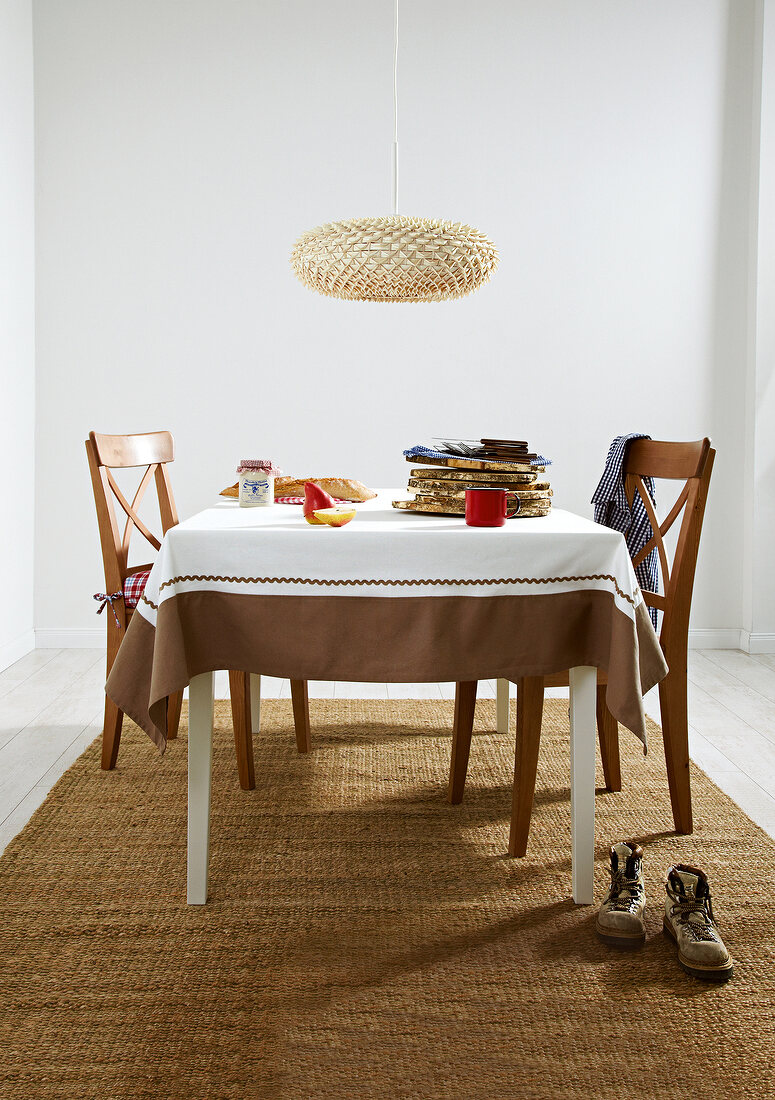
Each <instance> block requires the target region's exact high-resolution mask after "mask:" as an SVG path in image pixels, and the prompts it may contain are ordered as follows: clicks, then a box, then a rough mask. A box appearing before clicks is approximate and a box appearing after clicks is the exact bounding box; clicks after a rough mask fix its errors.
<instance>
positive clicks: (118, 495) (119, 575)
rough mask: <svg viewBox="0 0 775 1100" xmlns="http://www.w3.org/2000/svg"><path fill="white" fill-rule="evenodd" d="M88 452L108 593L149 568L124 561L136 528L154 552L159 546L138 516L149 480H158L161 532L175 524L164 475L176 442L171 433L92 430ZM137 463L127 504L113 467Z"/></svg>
mask: <svg viewBox="0 0 775 1100" xmlns="http://www.w3.org/2000/svg"><path fill="white" fill-rule="evenodd" d="M86 452H87V455H88V458H89V469H90V471H91V476H92V484H93V487H94V496H95V500H96V503H97V518H98V522H99V528H100V542H101V545H102V558H103V564H104V567H105V583H106V585H107V589H106V591H108V592H115V591H119V590H121V589H122V588H123V584H124V581H125V580H126V578H127V577H128V576H131V575H132V574H133V573H138V572H140V571H142V570H145V569H148V568H149V566H148V565H138V566H133V567H131V568H130V567H129V566H128V564H127V563H128V559H129V543H130V540H131V537H132V533H133V531H138V532H139V533H140V534H141V535H142V536H143V538H144V539H145V540H146V542H148V543H149V545H150V546H152V547H153V549H154V550H157V551H158V550H159V549H160V548H161V542H160V540H159V539H158V538H157V537H156V535H154V533H153V532H152V531H151V530H149V528H148V527H147V526H146V524H145V523H144V522H143V520H142V519H141V518H140V516H139V515H138V509H139V507H140V504H141V503H142V500H143V498H144V497H145V494H146V491H147V489H148V487H149V485H150V484H151V481H152V480H154V481H155V484H156V493H157V497H158V503H159V515H160V517H161V525H162V534H166V533H167V531H168V530H169V529H170V528H171V527H174V526H176V524H177V522H178V516H177V511H176V509H175V502H174V499H173V496H172V488H171V486H170V481H169V477H168V474H167V463H168V462H172V461H173V459H174V457H175V443H174V440H173V438H172V436H171V435H170V433H169V432H148V433H145V434H142V435H100V434H98V433H96V432H90V433H89V438H88V439H87V440H86ZM141 466H145V470H144V472H143V475H142V477H141V479H140V483H139V485H138V487H137V490H136V491H135V494H134V496H133V497H132V500H131V502H130V501H129V500H127V498H126V497H125V496H124V494H123V493H122V491H121V489H120V488H119V485H118V483H117V482H116V479H115V478H114V476H113V473H112V470H118V469H127V468H130V467H141ZM116 503H117V504H118V505H119V507H120V509H121V511H122V512H123V514H124V516H125V517H126V522H125V523H124V529H123V532H122V531H121V530H120V527H119V520H118V516H117V514H116V507H115V505H116Z"/></svg>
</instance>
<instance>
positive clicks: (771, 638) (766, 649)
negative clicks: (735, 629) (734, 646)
mask: <svg viewBox="0 0 775 1100" xmlns="http://www.w3.org/2000/svg"><path fill="white" fill-rule="evenodd" d="M741 633H742V635H743V639H742V642H741V644H740V648H741V649H744V650H745V652H746V653H775V634H749V632H748V631H747V630H743V631H741Z"/></svg>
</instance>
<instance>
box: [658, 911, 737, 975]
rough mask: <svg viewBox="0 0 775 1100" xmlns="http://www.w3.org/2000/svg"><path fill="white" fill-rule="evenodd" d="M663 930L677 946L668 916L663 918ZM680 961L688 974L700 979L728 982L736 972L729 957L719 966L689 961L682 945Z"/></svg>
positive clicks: (679, 953)
mask: <svg viewBox="0 0 775 1100" xmlns="http://www.w3.org/2000/svg"><path fill="white" fill-rule="evenodd" d="M662 930H663V932H664V933H665V935H666V936H669V937H670V939H671V940H672V941H673V943H674V944H675V945H676V947H678V937H677V936H676V934H675V932H674V931H673V928H672V926H671V925H670V923H669V922H668V920H667V917H663V918H662ZM678 961H679V963H680V964H681V966H682V967H683V968H684V970H685V971H686V973H687V974H690V975H691V977H692V978H699V979H700V981H704V982H728V981H729V979H730V978H731V977H732V975H733V973H734V963H733V962H732V959H728V961H727V962H725V963H721V964H719V965H718V966H702V965H700V964H698V963H693V962H688V961H687V960H686V959H685V958H684V956H683V955H682V954H681V948H680V947H679V948H678Z"/></svg>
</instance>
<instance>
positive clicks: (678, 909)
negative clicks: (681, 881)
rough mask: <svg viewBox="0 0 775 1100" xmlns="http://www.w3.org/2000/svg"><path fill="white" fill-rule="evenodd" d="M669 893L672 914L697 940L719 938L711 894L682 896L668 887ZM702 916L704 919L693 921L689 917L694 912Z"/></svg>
mask: <svg viewBox="0 0 775 1100" xmlns="http://www.w3.org/2000/svg"><path fill="white" fill-rule="evenodd" d="M667 893H668V896H669V897H670V900H671V901H672V903H673V904H672V906H671V908H670V916H671V917H672V918H675V917H677V918H678V921H679V923H680V924H681V925H683V927H684V928H685V929H686V930H687V932H689V933H691V935H692V937H693V938H694V939H695V940H711V941H712V940H715V939H716V938H717V935H718V934H717V932H716V922H715V920H714V917H713V905H712V903H711V900H710V894H706V895H705V897H704V898H694V897H690V898H687V897H682V896H681V895H680V894H677V893H676V892H675V891H674V890H672V889H671V888H670V886H668V887H667ZM695 913H696V914H698V915H699V916H700V917H702V921H701V922H700V921H693V920H690V919H689V918H690V917H692V916H693V915H694V914H695Z"/></svg>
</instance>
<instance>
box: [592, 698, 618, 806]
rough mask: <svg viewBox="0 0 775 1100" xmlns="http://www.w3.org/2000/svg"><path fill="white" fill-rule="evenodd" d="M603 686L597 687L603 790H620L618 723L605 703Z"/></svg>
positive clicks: (598, 735) (598, 731)
mask: <svg viewBox="0 0 775 1100" xmlns="http://www.w3.org/2000/svg"><path fill="white" fill-rule="evenodd" d="M605 693H606V687H605V684H598V685H597V737H598V741H599V742H600V759H601V760H602V762H603V775H604V776H605V789H606V790H607V791H620V790H621V789H622V769H621V764H620V761H619V723H618V722H617V721H616V719H615V718H614V716H613V714H611V712H610V710H609V709H608V707H607V706H606V703H605Z"/></svg>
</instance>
